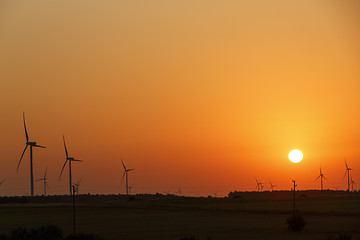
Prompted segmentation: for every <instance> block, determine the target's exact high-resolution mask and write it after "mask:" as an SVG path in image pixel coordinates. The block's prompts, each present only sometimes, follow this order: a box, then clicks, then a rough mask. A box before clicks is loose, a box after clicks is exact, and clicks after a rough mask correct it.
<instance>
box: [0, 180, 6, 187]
mask: <svg viewBox="0 0 360 240" xmlns="http://www.w3.org/2000/svg"><path fill="white" fill-rule="evenodd" d="M5 180H6V178H5V179H4V180H2V181H1V182H0V186H1V185H2V184H3V182H5Z"/></svg>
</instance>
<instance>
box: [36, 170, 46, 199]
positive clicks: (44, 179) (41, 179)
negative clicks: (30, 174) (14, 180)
mask: <svg viewBox="0 0 360 240" xmlns="http://www.w3.org/2000/svg"><path fill="white" fill-rule="evenodd" d="M46 172H47V168H46V170H45V174H44V177H43V178H40V179H38V180H37V182H39V181H44V196H46V186H48V184H47V177H46Z"/></svg>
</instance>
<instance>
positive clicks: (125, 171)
mask: <svg viewBox="0 0 360 240" xmlns="http://www.w3.org/2000/svg"><path fill="white" fill-rule="evenodd" d="M121 163H122V165H123V167H124V174H123V176H122V178H121V183H122V182H123V180H124V177H125V175H126V195H129V180H128V172H130V171H132V170H135V169H134V168H131V169H127V168H126V167H125V164H124V162H123V160H121Z"/></svg>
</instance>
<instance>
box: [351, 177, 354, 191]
mask: <svg viewBox="0 0 360 240" xmlns="http://www.w3.org/2000/svg"><path fill="white" fill-rule="evenodd" d="M354 184H355V181H354V180H353V179H352V177H351V190H352V191H354Z"/></svg>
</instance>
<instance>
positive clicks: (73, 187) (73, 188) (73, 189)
mask: <svg viewBox="0 0 360 240" xmlns="http://www.w3.org/2000/svg"><path fill="white" fill-rule="evenodd" d="M72 191H73V194H72V197H73V234H74V236H75V233H76V232H75V186H72Z"/></svg>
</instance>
